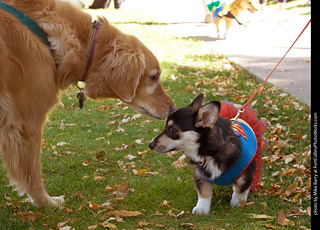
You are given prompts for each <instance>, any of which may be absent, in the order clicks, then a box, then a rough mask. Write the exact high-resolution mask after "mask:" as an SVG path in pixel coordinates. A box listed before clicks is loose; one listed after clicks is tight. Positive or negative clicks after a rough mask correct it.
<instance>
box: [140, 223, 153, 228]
mask: <svg viewBox="0 0 320 230" xmlns="http://www.w3.org/2000/svg"><path fill="white" fill-rule="evenodd" d="M152 224H153V223H152V222H139V223H138V227H140V228H141V227H143V226H148V225H152Z"/></svg>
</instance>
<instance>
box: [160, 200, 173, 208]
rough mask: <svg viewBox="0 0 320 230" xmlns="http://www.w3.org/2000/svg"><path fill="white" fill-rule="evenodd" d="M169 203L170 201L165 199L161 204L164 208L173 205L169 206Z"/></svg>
mask: <svg viewBox="0 0 320 230" xmlns="http://www.w3.org/2000/svg"><path fill="white" fill-rule="evenodd" d="M169 203H170V201H167V200H164V201H163V202H162V204H161V205H160V206H161V207H164V208H171V207H170V206H169Z"/></svg>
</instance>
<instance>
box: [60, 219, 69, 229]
mask: <svg viewBox="0 0 320 230" xmlns="http://www.w3.org/2000/svg"><path fill="white" fill-rule="evenodd" d="M70 221H71V220H66V221H64V222H60V223H58V224H57V227H58V228H61V227H62V226H63V225H65V224H67V223H69V222H70Z"/></svg>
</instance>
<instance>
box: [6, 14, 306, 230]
mask: <svg viewBox="0 0 320 230" xmlns="http://www.w3.org/2000/svg"><path fill="white" fill-rule="evenodd" d="M107 17H108V19H109V20H110V21H111V22H115V24H116V26H117V27H119V28H120V29H121V30H122V31H125V32H126V33H129V34H134V35H136V36H137V37H139V38H140V39H141V40H142V41H143V42H144V43H145V44H146V45H147V46H148V47H149V48H150V49H151V50H152V51H153V52H154V53H155V55H156V56H157V58H158V59H159V60H160V62H161V67H162V71H163V72H162V83H163V86H164V88H165V89H166V90H167V93H168V94H169V95H170V96H171V97H172V98H173V100H174V101H175V103H176V105H177V106H178V107H182V106H186V105H187V104H188V103H189V102H190V101H191V100H192V99H193V98H194V97H195V95H197V94H198V93H200V92H202V93H205V95H206V97H205V101H210V100H227V101H232V102H234V103H236V104H243V103H245V102H246V100H247V99H248V98H249V97H250V95H251V94H252V93H253V92H254V91H255V89H256V88H257V87H258V85H259V84H260V82H258V81H257V80H255V79H253V78H251V77H250V76H249V74H248V73H247V72H246V71H244V70H243V69H242V68H241V67H240V66H234V65H232V63H231V62H230V61H229V60H228V59H226V58H225V57H223V56H220V55H218V54H216V53H214V52H213V51H210V50H208V49H207V48H206V47H205V46H204V44H203V43H202V42H200V41H196V40H193V39H190V38H185V37H180V36H179V34H175V33H173V32H171V31H168V29H167V27H166V25H161V24H157V23H144V21H142V19H141V16H136V17H135V16H134V15H130V17H129V16H128V15H127V16H125V17H126V18H125V19H123V17H122V15H121V11H115V10H109V11H107ZM146 21H148V22H152V19H150V20H146ZM121 22H122V23H121ZM126 22H130V23H126ZM76 94H77V89H75V88H69V89H68V90H67V91H66V92H64V94H63V95H62V96H61V101H62V104H63V106H62V105H61V104H60V105H58V106H57V107H56V108H55V109H54V111H53V113H52V114H51V115H50V117H49V121H48V122H47V124H46V126H45V129H44V135H43V145H42V151H43V154H42V167H43V174H44V181H45V187H46V189H47V191H48V193H49V194H50V195H51V196H54V195H62V194H64V195H65V198H66V202H65V204H64V205H63V206H64V207H65V208H63V209H57V208H46V209H45V208H37V207H35V206H33V205H31V204H30V203H25V202H23V200H24V198H26V197H25V196H23V197H19V196H18V195H17V194H16V192H14V191H13V190H12V187H9V186H7V185H8V180H7V178H6V173H5V171H4V170H2V171H1V173H0V178H1V179H2V180H1V181H2V185H1V187H0V194H1V195H0V213H1V215H0V229H58V224H59V223H61V222H64V221H68V223H66V224H65V225H63V226H71V227H72V228H75V229H88V227H89V226H94V225H97V226H96V229H103V226H102V225H100V223H103V222H104V221H106V220H107V219H109V218H110V217H111V216H109V217H106V218H104V219H101V218H102V217H103V215H104V214H105V213H108V212H109V211H120V210H123V209H124V210H128V211H139V212H141V215H139V216H135V217H122V218H123V222H118V221H116V220H109V223H113V224H114V225H116V226H117V228H118V229H137V228H141V229H142V228H152V229H192V228H195V229H266V228H275V229H298V228H299V227H301V226H304V227H306V228H310V227H311V224H310V216H309V215H308V213H307V210H308V208H310V184H309V183H310V179H311V174H310V155H309V154H308V152H309V151H310V139H311V137H310V135H311V131H310V128H311V127H310V108H309V107H307V106H306V105H305V104H302V103H300V102H299V101H298V100H297V99H295V98H294V97H291V96H290V95H285V94H284V92H283V91H281V90H278V89H276V88H275V87H273V86H272V85H270V84H267V85H266V86H264V88H263V89H262V91H261V92H260V93H259V94H258V95H257V97H256V98H255V99H254V102H253V104H254V108H255V109H256V110H257V111H258V112H259V114H260V117H261V118H262V117H264V118H266V119H267V120H268V121H269V126H268V129H267V131H266V133H265V134H264V137H265V139H266V140H267V141H268V142H269V144H270V149H269V150H267V151H266V152H265V153H264V156H265V164H264V173H263V177H262V187H261V189H260V191H259V192H258V193H251V194H250V195H249V197H248V202H251V203H250V205H248V206H245V207H243V208H232V207H231V206H230V205H229V201H230V196H231V194H232V188H231V187H214V194H213V199H212V206H211V212H210V215H209V216H200V217H199V216H195V215H192V214H191V210H192V208H193V207H194V206H195V205H196V202H197V195H196V191H195V189H194V187H195V186H194V182H193V177H192V167H191V166H190V165H187V166H186V167H183V168H175V167H173V166H171V164H172V163H173V162H174V161H176V160H177V159H178V158H179V157H180V156H181V154H182V153H172V154H171V155H170V156H169V155H166V154H157V153H155V152H153V151H151V150H148V141H150V140H151V139H152V138H153V137H154V136H155V135H157V134H158V133H159V132H160V131H161V130H162V128H163V127H164V124H165V123H164V121H158V120H152V119H149V118H146V117H142V116H141V117H139V118H137V119H128V122H127V123H126V122H125V120H124V119H127V118H132V117H133V116H134V115H135V114H136V113H135V112H134V111H133V110H131V109H130V108H128V106H126V105H125V104H124V103H121V102H120V101H118V100H111V99H108V100H99V101H93V100H90V99H88V100H87V101H86V107H85V108H84V109H83V110H80V109H79V108H78V107H77V105H76V103H77V98H76ZM280 125H281V126H280ZM119 127H121V128H122V129H121V128H119ZM59 142H66V143H68V144H66V145H63V146H59V145H57V143H59ZM100 152H103V153H105V155H103V154H101V153H100ZM98 153H100V155H101V157H98V159H97V157H96V155H97V154H98ZM129 154H130V155H132V156H134V157H135V158H133V159H128V155H129ZM290 154H293V155H292V156H294V157H293V159H292V161H290V162H286V159H288V158H287V156H288V155H290ZM132 162H134V163H132ZM132 166H134V167H132ZM133 169H135V170H138V172H140V173H141V175H135V174H134V173H133ZM139 170H140V171H139ZM97 176H100V177H97ZM97 178H100V179H102V178H105V179H104V180H95V179H97ZM124 182H127V183H129V188H128V189H127V190H126V191H125V192H124V193H121V194H118V195H116V194H113V192H108V193H106V192H105V188H106V187H107V186H110V187H112V188H115V189H117V188H118V187H119V186H120V185H121V184H123V183H124ZM294 183H297V189H296V190H295V191H294V192H292V194H290V195H286V189H287V188H288V187H289V185H292V184H294ZM164 200H166V201H168V202H169V204H168V205H162V203H163V202H164ZM89 202H95V203H96V204H99V205H102V204H103V203H106V202H108V204H109V206H108V207H104V208H101V209H98V210H93V209H92V208H90V205H89ZM91 204H92V203H91ZM170 210H171V211H170ZM280 210H283V212H284V214H285V216H286V218H287V219H288V220H289V222H290V225H285V226H280V225H279V224H278V215H279V212H280ZM28 211H32V212H33V213H40V214H39V216H37V217H36V219H35V220H34V221H23V220H22V219H23V218H22V217H21V216H23V215H22V213H25V212H28ZM182 211H184V214H183V215H182V217H174V215H173V214H175V215H177V214H178V213H181V212H182ZM170 213H171V214H170ZM172 213H173V214H172ZM250 214H263V215H264V216H262V217H266V216H270V217H272V218H250V217H251V216H250ZM118 220H119V219H118ZM139 222H146V223H149V225H146V226H142V227H139ZM140 224H141V223H140ZM188 224H189V225H188ZM188 226H189V227H188Z"/></svg>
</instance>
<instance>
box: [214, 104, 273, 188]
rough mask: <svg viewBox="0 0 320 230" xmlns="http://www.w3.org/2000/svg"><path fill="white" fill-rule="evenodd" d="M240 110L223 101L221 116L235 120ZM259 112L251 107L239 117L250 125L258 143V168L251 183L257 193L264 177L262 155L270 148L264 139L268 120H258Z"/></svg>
mask: <svg viewBox="0 0 320 230" xmlns="http://www.w3.org/2000/svg"><path fill="white" fill-rule="evenodd" d="M238 110H239V109H237V108H236V107H235V106H234V104H233V103H232V102H227V101H221V110H220V116H221V117H225V118H229V119H232V118H235V116H236V115H237V112H238ZM257 116H258V112H257V111H256V110H254V109H253V108H251V106H250V105H248V107H247V108H246V109H245V111H244V112H243V113H242V114H241V115H240V116H239V118H241V119H242V120H244V121H245V122H246V123H248V124H249V125H250V127H251V129H252V131H253V132H254V135H255V138H256V141H257V150H256V153H255V155H254V159H255V160H256V163H257V168H256V170H255V172H254V175H253V180H252V183H251V190H252V191H257V189H258V188H259V187H260V177H261V175H262V171H263V169H262V166H263V160H262V159H261V155H262V153H263V152H264V151H265V150H266V149H268V148H269V144H268V142H266V141H265V140H264V139H263V138H262V133H263V132H264V131H265V130H266V127H267V120H266V119H262V120H260V121H259V120H258V118H257Z"/></svg>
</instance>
